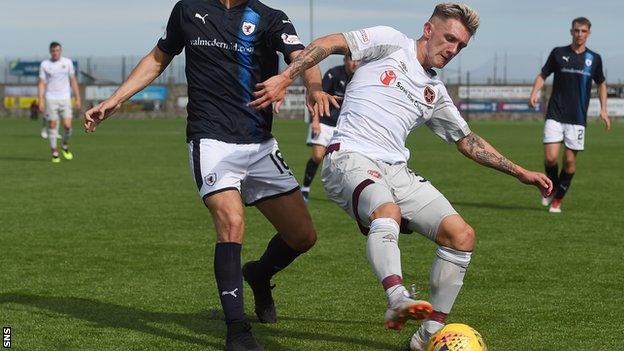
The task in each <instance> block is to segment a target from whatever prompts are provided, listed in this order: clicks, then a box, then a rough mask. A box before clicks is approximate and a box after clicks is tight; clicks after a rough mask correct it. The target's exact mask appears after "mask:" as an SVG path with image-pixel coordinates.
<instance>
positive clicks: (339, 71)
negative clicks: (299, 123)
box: [301, 55, 358, 202]
mask: <svg viewBox="0 0 624 351" xmlns="http://www.w3.org/2000/svg"><path fill="white" fill-rule="evenodd" d="M357 65H358V61H354V60H352V59H351V56H349V55H345V57H344V64H343V65H340V66H335V67H332V68H330V69H329V70H328V71H327V72H325V75H324V76H323V90H324V91H325V92H326V93H328V94H330V95H333V96H338V97H343V96H344V93H345V90H346V89H347V84H349V81H350V80H351V77H352V76H353V72H355V69H356V68H357ZM338 116H340V108H339V107H334V106H331V108H330V115H329V116H325V117H321V119H320V124H319V125H318V126H316V125H315V123H310V128H309V130H308V139H307V141H306V143H307V144H308V145H311V146H312V157H310V159H309V160H308V163H307V165H306V170H305V175H304V177H303V187H302V188H301V193H302V194H303V198H304V199H305V201H306V202H307V201H308V199H309V195H310V185H311V184H312V180H313V179H314V175H315V174H316V169H317V168H318V165H319V163H321V161H322V160H323V156H325V150H326V149H327V145H329V141H330V140H331V137H332V135H333V134H334V129H335V128H336V123H338Z"/></svg>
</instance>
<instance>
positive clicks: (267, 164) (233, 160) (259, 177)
mask: <svg viewBox="0 0 624 351" xmlns="http://www.w3.org/2000/svg"><path fill="white" fill-rule="evenodd" d="M188 148H189V159H190V163H191V170H192V172H193V176H194V178H195V182H196V183H197V189H198V191H199V195H200V196H201V197H202V199H206V198H207V197H209V196H210V195H213V194H216V193H219V192H222V191H226V190H237V191H239V192H240V193H241V197H242V198H243V201H244V202H245V204H246V205H247V206H252V205H254V204H256V203H257V202H259V201H262V200H268V199H271V198H275V197H279V196H282V195H287V194H290V193H292V192H295V191H297V190H299V183H297V180H295V177H293V174H292V172H291V171H290V168H289V167H288V165H287V164H286V162H285V161H284V158H283V157H282V153H281V152H280V151H279V149H278V145H277V141H276V140H275V139H269V140H267V141H265V142H263V143H260V144H229V143H224V142H222V141H218V140H214V139H199V140H193V141H191V142H190V143H188Z"/></svg>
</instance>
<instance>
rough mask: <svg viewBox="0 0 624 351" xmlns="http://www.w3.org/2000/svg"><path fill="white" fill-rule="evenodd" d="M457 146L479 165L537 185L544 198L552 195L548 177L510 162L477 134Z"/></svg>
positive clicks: (465, 138)
mask: <svg viewBox="0 0 624 351" xmlns="http://www.w3.org/2000/svg"><path fill="white" fill-rule="evenodd" d="M456 144H457V149H458V150H459V151H460V152H461V153H462V154H464V155H465V156H466V157H468V158H470V159H472V160H474V161H476V162H477V163H479V164H482V165H484V166H487V167H490V168H494V169H496V170H499V171H501V172H503V173H506V174H509V175H511V176H514V177H516V178H517V179H518V180H519V181H521V182H522V183H524V184H532V185H535V186H536V187H538V188H539V189H540V191H541V192H542V194H543V195H544V196H548V195H550V193H551V191H552V187H553V185H552V182H551V181H550V179H548V177H546V176H545V175H544V174H542V173H538V172H532V171H528V170H526V169H524V168H522V167H520V166H518V165H517V164H514V163H513V162H511V161H509V160H508V159H507V158H505V156H503V155H501V154H500V153H499V152H498V151H496V149H494V147H493V146H492V145H490V144H489V143H488V142H487V141H485V140H483V139H482V138H481V137H480V136H478V135H477V134H475V133H470V134H468V136H466V137H464V138H461V139H459V140H458V141H457V143H456Z"/></svg>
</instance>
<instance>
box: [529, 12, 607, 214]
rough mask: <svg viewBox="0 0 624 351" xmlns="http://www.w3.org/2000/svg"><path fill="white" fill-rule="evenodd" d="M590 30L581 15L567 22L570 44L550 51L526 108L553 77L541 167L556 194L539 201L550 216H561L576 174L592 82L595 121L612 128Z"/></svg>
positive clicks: (598, 58)
mask: <svg viewBox="0 0 624 351" xmlns="http://www.w3.org/2000/svg"><path fill="white" fill-rule="evenodd" d="M590 29H591V22H590V21H589V20H588V19H587V18H585V17H578V18H575V19H574V20H573V21H572V29H570V34H572V44H571V45H568V46H562V47H557V48H554V49H553V50H552V52H551V53H550V56H548V60H547V61H546V64H545V65H544V67H543V68H542V72H540V74H538V75H537V78H535V83H533V90H532V92H531V98H530V100H529V105H530V106H531V107H535V106H536V104H537V100H538V92H539V90H540V89H541V88H542V86H544V80H545V79H546V78H547V77H548V76H549V75H550V74H551V73H554V74H555V79H554V82H553V90H552V94H551V96H550V100H549V101H548V110H547V112H546V124H545V126H544V167H545V169H546V174H547V175H548V177H549V178H550V180H551V181H552V182H553V184H554V185H555V186H556V191H555V192H554V194H553V195H552V196H551V197H549V198H542V204H543V205H544V206H548V205H550V208H549V211H550V212H553V213H559V212H561V200H562V199H563V197H564V196H565V194H566V192H567V190H568V188H569V187H570V184H571V182H572V177H573V176H574V173H575V172H576V157H577V153H578V151H582V150H583V149H584V144H585V126H586V124H587V108H588V107H589V98H590V93H591V86H592V83H591V81H592V80H593V81H594V82H596V84H597V85H598V98H599V100H600V119H602V121H603V122H604V123H605V127H606V129H607V130H609V129H611V121H610V119H609V114H608V113H607V84H606V82H605V76H604V74H603V72H602V59H601V58H600V55H598V54H597V53H595V52H593V51H591V50H590V49H588V48H587V47H586V46H585V45H586V43H587V38H588V37H589V34H590V33H591V32H590ZM562 142H563V143H564V144H565V151H564V154H563V167H562V169H561V174H558V168H559V167H558V164H557V161H558V159H559V148H560V144H561V143H562Z"/></svg>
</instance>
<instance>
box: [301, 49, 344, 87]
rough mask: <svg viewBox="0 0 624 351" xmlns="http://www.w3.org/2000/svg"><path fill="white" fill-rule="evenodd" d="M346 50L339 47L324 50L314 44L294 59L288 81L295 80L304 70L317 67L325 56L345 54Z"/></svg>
mask: <svg viewBox="0 0 624 351" xmlns="http://www.w3.org/2000/svg"><path fill="white" fill-rule="evenodd" d="M347 50H348V49H346V48H342V47H340V46H332V47H331V48H325V47H322V46H318V45H316V44H314V43H312V44H310V45H309V46H308V47H306V48H305V49H304V50H303V51H302V52H301V54H300V55H299V56H297V58H296V59H294V60H293V62H292V63H291V64H290V74H289V78H290V79H295V78H297V77H299V76H300V75H302V74H303V72H304V71H305V70H307V69H308V68H310V67H313V66H315V65H317V64H318V63H319V62H321V61H323V60H324V59H325V58H326V57H327V56H329V55H331V54H334V53H346V51H347Z"/></svg>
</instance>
